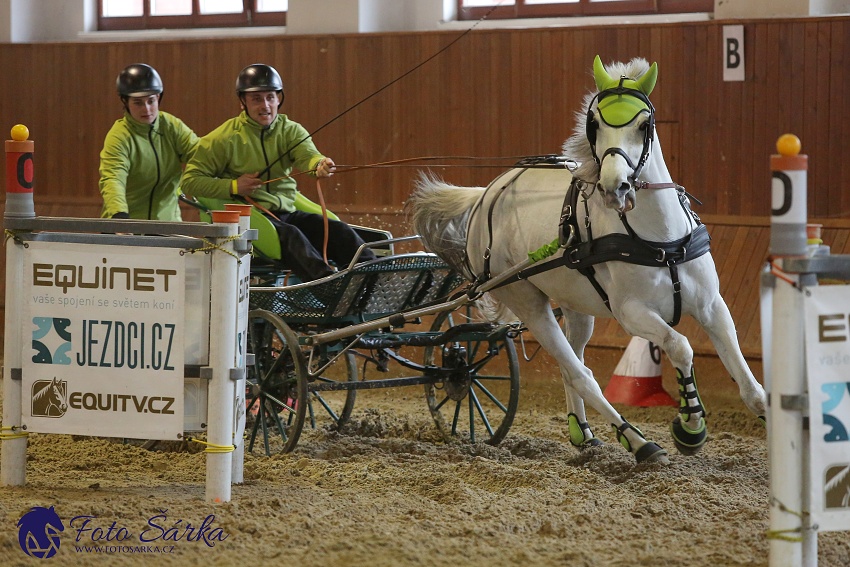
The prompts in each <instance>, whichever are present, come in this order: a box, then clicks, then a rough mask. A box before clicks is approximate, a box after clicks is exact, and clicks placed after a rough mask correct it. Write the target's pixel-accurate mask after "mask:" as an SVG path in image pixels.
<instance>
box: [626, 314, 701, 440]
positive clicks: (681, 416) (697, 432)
mask: <svg viewBox="0 0 850 567" xmlns="http://www.w3.org/2000/svg"><path fill="white" fill-rule="evenodd" d="M615 315H616V316H617V320H618V321H619V322H620V324H621V325H622V326H623V328H624V329H625V330H626V331H627V332H628V333H629V334H631V335H638V336H640V337H643V338H645V339H647V340H649V341H652V342H654V343H655V344H657V345H658V346H659V347H661V350H663V351H664V352H665V353H666V354H667V357H668V358H669V359H670V362H672V363H673V367H674V368H675V369H676V382H677V383H678V385H679V413H678V415H677V416H676V417H675V418H674V419H673V422H672V423H671V424H670V434H671V435H672V437H673V443H674V444H675V445H676V449H678V450H679V452H680V453H682V454H683V455H695V454H697V453H698V452H699V451H700V449H702V447H703V445H705V441H706V438H707V437H708V427H707V426H706V422H705V418H706V411H705V406H703V404H702V399H701V398H700V395H699V389H698V388H697V382H696V374H695V373H694V365H693V362H694V351H693V349H692V348H691V345H690V343H689V342H688V339H687V338H685V336H684V335H682V334H681V333H678V332H676V331H675V330H674V329H673V328H672V327H671V326H670V325H668V324H667V323H666V322H665V321H664V319H662V318H661V316H660V315H658V314H657V313H655V312H654V311H651V310H649V309H648V307H647V306H646V305H645V304H644V303H641V302H637V301H626V302H624V303H623V304H622V305H619V306H617V307H616V308H615Z"/></svg>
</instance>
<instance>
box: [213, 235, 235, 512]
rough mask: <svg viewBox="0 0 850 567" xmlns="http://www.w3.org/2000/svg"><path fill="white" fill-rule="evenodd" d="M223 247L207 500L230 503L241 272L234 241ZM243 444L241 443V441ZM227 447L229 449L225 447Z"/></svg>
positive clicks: (216, 254) (216, 264)
mask: <svg viewBox="0 0 850 567" xmlns="http://www.w3.org/2000/svg"><path fill="white" fill-rule="evenodd" d="M226 226H227V227H228V236H230V237H232V236H235V235H236V234H237V231H238V228H239V227H238V221H237V222H236V223H227V224H226ZM217 246H219V247H220V248H221V250H218V249H216V250H213V252H212V254H213V257H212V273H213V274H214V277H213V278H212V281H211V282H210V283H211V285H210V359H209V366H210V368H211V369H212V378H211V379H210V382H209V389H208V401H207V404H208V406H207V407H208V409H207V442H208V443H209V446H208V447H207V449H206V451H207V463H206V465H207V470H206V500H207V501H208V502H215V503H223V502H229V501H230V498H231V484H232V483H231V480H232V478H233V470H232V467H233V451H234V449H235V447H234V440H233V408H234V400H235V399H236V382H235V381H234V380H232V379H231V370H233V369H234V367H235V362H236V340H235V337H234V332H235V330H236V325H237V313H236V312H237V309H236V306H235V304H234V303H235V301H236V298H237V296H238V286H237V281H236V280H237V274H238V262H239V259H238V257H237V255H236V254H235V253H234V251H233V250H234V247H233V241H232V239H230V238H227V237H225V238H224V239H221V240H219V241H218V243H217ZM240 446H241V444H240ZM225 447H227V449H225Z"/></svg>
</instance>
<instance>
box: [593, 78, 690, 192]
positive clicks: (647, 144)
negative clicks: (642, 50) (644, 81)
mask: <svg viewBox="0 0 850 567" xmlns="http://www.w3.org/2000/svg"><path fill="white" fill-rule="evenodd" d="M625 80H626V77H625V76H621V77H620V83H619V84H618V85H617V86H616V87H612V88H610V89H605V90H603V91H600V92H598V93H596V95H595V96H594V97H593V98H592V99H591V100H590V105H589V106H588V110H587V122H586V126H585V132H586V135H587V141H588V142H589V143H590V151H591V153H592V154H593V159H594V161H595V162H596V167H597V174H599V173H601V171H602V162H603V161H604V160H605V158H606V157H608V156H610V155H615V154H616V155H619V156H621V157H622V158H623V159H625V160H626V163H627V164H628V165H629V167H630V168H631V169H632V174H631V175H630V176H629V182H630V183H631V184H632V186H633V187H634V188H635V190H638V189H641V188H645V187H646V184H645V182H642V181H638V177H639V176H640V173H641V171H642V170H643V168H644V166H645V165H646V162H647V160H648V159H649V152H650V149H651V148H652V141H653V140H654V139H655V107H654V106H652V103H651V102H650V101H649V97H647V96H646V95H645V94H643V93H642V92H641V91H639V90H637V89H633V88H629V87H624V86H623V81H625ZM609 96H631V97H634V98H636V99H638V100H640V101H641V102H642V103H644V104H645V105H646V108H645V109H641V110H639V111H638V112H637V113H635V115H634V116H633V117H632V119H631V120H629V121H628V122H626V123H624V124H619V125H614V124H611V123H610V122H608V121H607V120H605V116H604V115H603V114H602V112H601V111H599V118H600V119H601V120H602V121H603V122H605V124H607V125H608V126H611V127H612V128H623V127H625V126H628V125H629V124H631V123H632V122H634V121H635V120H637V119H638V117H639V116H641V115H642V114H644V113H646V114H648V115H649V119H648V120H647V122H646V124H644V125H642V126H641V129H643V148H642V149H641V153H640V158H639V159H638V162H637V164H635V163H634V162H633V161H632V159H631V158H630V157H629V155H628V154H627V153H626V152H625V151H623V149H622V148H619V147H611V148H608V149H607V150H605V152H604V153H603V154H602V157H601V158H600V157H599V156H598V155H597V153H596V133H597V131H598V130H599V122H598V121H597V119H596V114H595V113H594V111H593V105H594V103H596V107H597V109H598V108H599V103H600V102H602V100H603V99H605V98H607V97H609ZM597 177H598V175H597ZM655 185H661V184H655ZM664 185H665V187H664V188H666V187H668V186H669V187H670V188H674V187H675V184H672V185H671V184H664ZM656 188H658V189H660V188H662V187H656Z"/></svg>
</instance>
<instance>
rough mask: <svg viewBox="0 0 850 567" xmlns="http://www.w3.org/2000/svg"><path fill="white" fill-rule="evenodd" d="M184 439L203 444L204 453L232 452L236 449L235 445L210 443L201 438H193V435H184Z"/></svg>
mask: <svg viewBox="0 0 850 567" xmlns="http://www.w3.org/2000/svg"><path fill="white" fill-rule="evenodd" d="M186 441H189V442H190V443H200V444H201V445H205V446H206V448H205V449H204V453H232V452H233V451H235V450H236V445H216V444H215V443H210V442H209V441H204V440H203V439H195V438H194V437H186Z"/></svg>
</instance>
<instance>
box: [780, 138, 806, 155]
mask: <svg viewBox="0 0 850 567" xmlns="http://www.w3.org/2000/svg"><path fill="white" fill-rule="evenodd" d="M801 148H802V144H801V143H800V138H798V137H797V136H795V135H794V134H782V135H781V136H779V139H778V140H776V151H778V152H779V155H782V156H796V155H798V154H799V153H800V149H801Z"/></svg>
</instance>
